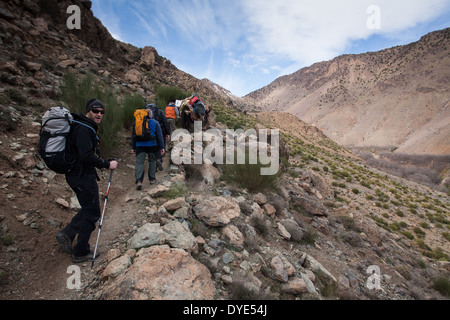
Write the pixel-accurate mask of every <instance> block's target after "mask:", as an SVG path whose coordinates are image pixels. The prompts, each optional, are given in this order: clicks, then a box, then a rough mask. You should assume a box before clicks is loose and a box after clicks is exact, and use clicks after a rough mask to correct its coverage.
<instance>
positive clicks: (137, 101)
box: [122, 94, 145, 129]
mask: <svg viewBox="0 0 450 320" xmlns="http://www.w3.org/2000/svg"><path fill="white" fill-rule="evenodd" d="M144 104H145V100H144V98H143V97H141V96H140V95H138V94H133V95H126V96H125V97H124V99H123V101H122V123H123V126H124V127H125V128H126V129H129V128H131V126H132V125H133V122H134V112H135V111H136V110H137V109H142V108H144Z"/></svg>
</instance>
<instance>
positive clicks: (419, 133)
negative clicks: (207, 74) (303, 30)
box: [245, 29, 450, 154]
mask: <svg viewBox="0 0 450 320" xmlns="http://www.w3.org/2000/svg"><path fill="white" fill-rule="evenodd" d="M449 51H450V29H445V30H442V31H436V32H432V33H430V34H428V35H426V36H424V37H422V38H421V39H420V41H417V42H415V43H411V44H409V45H405V46H398V47H394V48H390V49H386V50H383V51H379V52H370V53H364V54H359V55H343V56H340V57H337V58H335V59H333V60H331V61H326V62H320V63H316V64H314V65H312V66H310V67H307V68H303V69H301V70H299V71H297V72H295V73H293V74H291V75H288V76H283V77H280V78H278V79H277V80H275V81H274V82H273V83H271V84H270V85H268V86H266V87H264V88H262V89H259V90H257V91H255V92H252V93H250V94H249V95H247V96H246V97H245V99H246V100H247V101H248V102H249V103H253V104H256V105H258V106H260V107H261V108H262V109H263V110H277V111H283V112H289V113H291V114H293V115H295V116H297V117H299V118H300V119H302V120H303V121H306V122H307V123H309V124H312V125H314V126H317V127H319V128H320V129H322V130H323V131H324V132H325V133H326V134H327V135H328V136H329V137H330V138H332V139H333V140H334V141H336V142H338V143H339V144H341V145H345V146H359V147H361V146H378V147H395V148H397V151H398V152H405V153H428V154H448V153H450V121H449V119H450V107H449V96H448V88H449V83H450V78H449V74H450V54H449Z"/></svg>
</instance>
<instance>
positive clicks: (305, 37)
mask: <svg viewBox="0 0 450 320" xmlns="http://www.w3.org/2000/svg"><path fill="white" fill-rule="evenodd" d="M92 2H93V5H92V11H93V12H94V15H95V16H96V17H97V18H99V19H100V21H101V22H102V23H103V25H104V26H105V27H106V28H107V29H108V30H109V32H110V33H111V34H112V35H113V37H115V38H116V39H118V40H121V41H123V42H126V43H130V44H132V45H134V46H136V47H140V48H143V47H145V46H152V47H155V48H156V50H157V51H158V53H159V54H160V55H161V56H163V57H165V58H167V59H169V60H170V61H171V62H172V63H173V64H174V65H175V66H176V67H177V68H178V69H180V70H183V71H185V72H187V73H189V74H191V75H193V76H194V77H196V78H199V79H203V78H207V79H209V80H211V81H213V82H215V83H217V84H219V85H221V86H222V87H224V88H226V89H228V90H230V91H231V92H232V93H233V94H234V95H236V96H244V95H246V94H248V93H250V92H252V91H254V90H257V89H260V88H262V87H264V86H265V85H268V84H269V83H271V82H272V81H273V80H275V79H276V78H278V77H280V76H282V75H286V74H290V73H293V72H295V71H297V70H299V69H301V68H303V67H307V66H310V65H312V64H313V63H315V62H320V61H324V60H331V59H333V58H335V57H337V56H339V55H341V54H349V53H363V52H367V51H378V50H382V49H385V48H389V47H393V46H396V45H403V44H408V43H411V42H414V41H417V40H419V39H420V37H421V36H423V35H425V34H427V33H429V32H431V31H436V30H441V29H444V28H447V27H450V0H426V1H425V0H93V1H92Z"/></svg>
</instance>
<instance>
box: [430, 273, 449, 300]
mask: <svg viewBox="0 0 450 320" xmlns="http://www.w3.org/2000/svg"><path fill="white" fill-rule="evenodd" d="M433 289H434V290H436V291H438V292H439V293H441V294H442V295H443V296H446V297H450V280H449V279H448V277H446V276H438V277H436V278H434V279H433Z"/></svg>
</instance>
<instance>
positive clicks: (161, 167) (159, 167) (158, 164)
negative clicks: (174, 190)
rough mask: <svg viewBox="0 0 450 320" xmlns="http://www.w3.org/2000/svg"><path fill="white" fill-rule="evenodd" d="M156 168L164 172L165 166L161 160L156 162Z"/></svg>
mask: <svg viewBox="0 0 450 320" xmlns="http://www.w3.org/2000/svg"><path fill="white" fill-rule="evenodd" d="M156 167H157V168H158V170H159V171H163V165H162V162H161V160H159V159H158V160H156Z"/></svg>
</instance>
